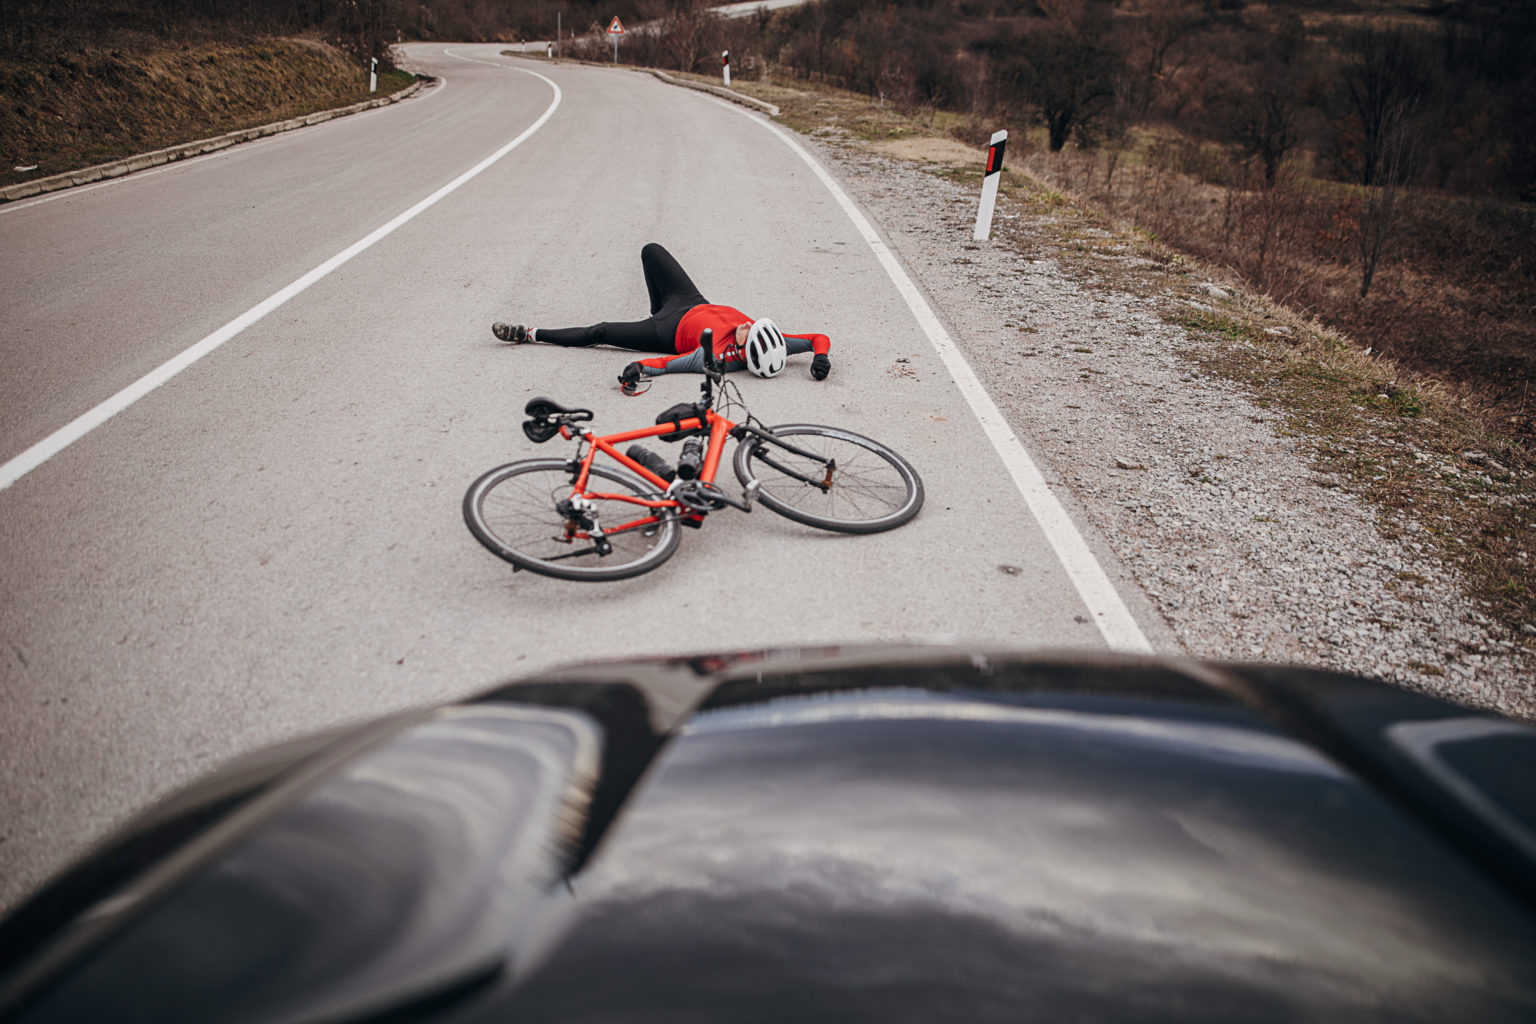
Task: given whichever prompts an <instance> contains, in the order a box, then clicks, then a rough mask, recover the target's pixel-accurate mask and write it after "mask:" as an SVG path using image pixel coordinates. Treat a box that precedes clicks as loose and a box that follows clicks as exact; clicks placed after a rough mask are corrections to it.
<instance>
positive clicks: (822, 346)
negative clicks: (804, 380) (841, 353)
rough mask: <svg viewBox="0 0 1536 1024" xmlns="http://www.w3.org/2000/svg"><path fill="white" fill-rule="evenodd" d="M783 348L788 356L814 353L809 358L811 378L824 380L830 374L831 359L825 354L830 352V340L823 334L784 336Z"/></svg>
mask: <svg viewBox="0 0 1536 1024" xmlns="http://www.w3.org/2000/svg"><path fill="white" fill-rule="evenodd" d="M784 346H785V347H786V348H787V349H789V354H790V355H796V354H798V353H801V352H814V353H815V355H813V356H811V376H812V377H813V378H815V379H816V380H826V379H827V374H829V373H831V372H832V358H831V356H829V355H828V354H827V353H828V352H830V351H832V339H831V338H829V337H827V336H826V335H825V334H786V335H784Z"/></svg>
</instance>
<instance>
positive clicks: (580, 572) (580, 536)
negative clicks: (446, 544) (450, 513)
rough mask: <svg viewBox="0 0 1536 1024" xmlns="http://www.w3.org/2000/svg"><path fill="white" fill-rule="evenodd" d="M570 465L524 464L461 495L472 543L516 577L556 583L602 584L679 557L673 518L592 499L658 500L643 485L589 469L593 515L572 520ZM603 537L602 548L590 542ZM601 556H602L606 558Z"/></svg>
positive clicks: (484, 479)
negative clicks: (595, 530)
mask: <svg viewBox="0 0 1536 1024" xmlns="http://www.w3.org/2000/svg"><path fill="white" fill-rule="evenodd" d="M572 479H573V474H572V473H571V467H570V463H568V462H564V461H561V460H560V459H530V460H528V461H526V462H514V463H511V464H510V465H506V466H498V467H497V468H496V469H493V470H491V471H490V472H489V473H486V474H485V475H483V476H482V477H480V479H478V480H476V481H475V482H474V483H473V484H471V485H470V487H469V490H468V491H466V492H465V494H464V522H465V523H467V524H468V525H469V532H470V533H472V534H474V535H475V539H476V540H478V541H479V542H480V543H481V544H484V545H485V546H486V548H487V549H488V550H489V551H490V552H491V553H492V554H494V555H496V556H497V557H498V558H504V559H506V560H507V561H509V562H511V563H512V564H513V565H515V566H517V567H518V568H520V569H528V570H530V571H531V572H536V573H541V574H543V575H545V576H554V577H556V578H557V579H562V580H582V581H590V582H601V581H604V580H622V579H628V578H629V577H631V576H639V575H640V574H641V573H643V572H649V571H650V570H652V569H654V568H656V567H657V566H658V565H660V564H661V563H662V562H665V561H666V560H667V559H668V558H670V557H671V556H672V552H674V551H676V550H677V541H678V527H677V516H676V514H675V513H674V512H673V511H672V510H671V509H661V510H651V509H648V508H646V507H645V506H644V505H638V504H635V503H633V502H629V501H624V500H622V499H620V498H618V497H608V498H603V497H598V496H597V494H594V493H591V492H598V493H608V494H613V495H620V494H625V495H632V496H634V497H639V498H651V499H655V498H659V497H661V495H659V494H657V493H656V492H655V489H654V488H652V487H651V486H650V485H649V484H646V483H644V482H643V481H641V480H639V479H637V478H635V477H631V476H627V475H625V474H623V473H619V472H617V471H615V470H612V469H608V468H607V467H604V466H593V467H592V473H591V475H590V477H589V479H588V487H587V490H588V492H589V493H588V494H587V497H588V498H590V499H591V500H592V502H593V506H594V507H593V510H592V511H586V512H579V513H578V512H573V510H571V509H570V507H569V505H568V504H567V505H566V506H565V507H564V508H561V507H560V506H561V504H562V503H567V502H568V500H569V499H570V497H571V492H572V491H573V490H574V488H573V486H572ZM593 525H596V526H598V527H600V528H601V529H602V530H603V531H604V536H603V539H604V540H605V541H606V544H603V543H601V542H599V541H598V540H596V539H594V538H593V537H592V533H591V530H592V527H593ZM605 549H606V550H605Z"/></svg>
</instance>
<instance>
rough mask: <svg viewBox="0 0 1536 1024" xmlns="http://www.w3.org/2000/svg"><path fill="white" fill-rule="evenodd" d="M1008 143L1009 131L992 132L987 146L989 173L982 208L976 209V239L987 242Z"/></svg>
mask: <svg viewBox="0 0 1536 1024" xmlns="http://www.w3.org/2000/svg"><path fill="white" fill-rule="evenodd" d="M1007 145H1008V133H1007V131H999V132H994V133H992V142H991V144H990V145H989V146H988V147H987V173H986V177H984V178H983V179H982V181H981V208H980V209H978V210H977V211H976V232H975V235H974V237H975V239H976V241H978V242H985V241H986V240H987V239H988V238H990V237H992V210H993V208H994V207H995V206H996V205H997V181H998V178H999V177H1001V176H1002V172H1003V149H1004V148H1005V147H1006V146H1007Z"/></svg>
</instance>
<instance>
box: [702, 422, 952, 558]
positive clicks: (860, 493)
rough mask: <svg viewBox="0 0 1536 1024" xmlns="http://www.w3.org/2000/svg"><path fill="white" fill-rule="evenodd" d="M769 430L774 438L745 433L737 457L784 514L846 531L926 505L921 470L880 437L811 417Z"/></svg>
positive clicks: (866, 528)
mask: <svg viewBox="0 0 1536 1024" xmlns="http://www.w3.org/2000/svg"><path fill="white" fill-rule="evenodd" d="M767 432H768V433H769V434H771V435H772V437H771V438H763V437H759V436H758V435H756V434H749V435H748V436H747V437H746V438H745V439H743V440H742V442H741V443H740V444H738V445H737V446H736V456H735V459H734V460H733V462H732V465H733V467H734V468H735V470H736V478H737V479H738V480H740V481H741V482H742V484H743V485H745V486H751V484H752V482H753V481H754V480H755V481H757V482H758V483H759V484H760V486H761V488H762V489H761V490H760V491H759V492H758V500H759V501H761V502H762V503H763V504H764V505H766V506H767V507H768V508H769V509H771V510H773V511H774V512H777V513H778V514H779V515H781V516H785V517H787V518H789V519H793V520H795V521H796V522H798V523H804V524H805V525H807V526H814V527H817V528H818V529H822V530H835V531H837V532H839V533H879V532H880V531H881V530H890V529H894V528H895V527H898V526H900V525H901V524H902V523H905V522H906V521H907V520H909V519H911V518H912V517H913V516H915V515H917V510H918V509H920V508H922V507H923V482H922V480H921V479H920V478H919V477H918V475H917V470H915V469H913V468H912V466H911V464H910V463H908V462H907V460H906V459H904V458H902V457H901V456H900V455H897V454H896V453H895V452H893V451H891V450H890V449H889V448H887V447H886V446H885V445H883V444H881V443H880V442H878V441H872V440H870V439H869V438H867V437H865V436H863V435H862V434H855V433H854V432H853V431H851V430H839V429H837V428H836V427H819V426H816V425H814V424H810V423H786V424H783V425H782V426H777V427H769V428H768V429H767ZM776 441H781V442H782V443H775V442H776Z"/></svg>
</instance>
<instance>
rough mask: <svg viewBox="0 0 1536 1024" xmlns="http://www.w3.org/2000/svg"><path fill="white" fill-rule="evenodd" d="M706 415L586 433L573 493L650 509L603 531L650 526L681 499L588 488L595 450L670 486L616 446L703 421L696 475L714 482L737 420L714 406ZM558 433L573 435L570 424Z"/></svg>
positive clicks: (695, 426) (660, 487) (657, 483)
mask: <svg viewBox="0 0 1536 1024" xmlns="http://www.w3.org/2000/svg"><path fill="white" fill-rule="evenodd" d="M705 416H706V419H705V420H702V421H701V420H700V419H699V418H698V417H697V416H690V417H688V418H687V419H684V420H680V421H677V422H676V423H673V422H667V423H660V424H657V425H656V426H653V427H644V428H642V429H640V430H627V431H624V432H623V433H620V434H607V435H604V436H602V437H599V436H598V435H596V434H587V435H586V440H587V441H589V442H590V447H589V448H588V449H587V454H586V456H585V457H583V458H582V460H581V468H580V469H579V470H578V471H577V473H576V479H575V480H574V481H572V484H571V494H572V495H573V496H575V495H581V496H584V497H588V498H600V499H603V500H606V501H622V502H625V503H627V504H630V505H638V506H640V507H641V508H646V509H650V510H651V512H652V513H653V514H652V515H648V516H643V517H641V518H639V519H632V520H630V521H629V522H627V523H620V524H618V525H616V526H611V527H607V528H605V529H604V531H603V532H604V533H606V534H617V533H623V532H624V531H626V530H636V529H641V528H644V527H646V526H650V525H651V524H653V523H655V522H656V521H657V519H658V515H657V514H654V513H659V512H660V511H661V510H663V509H680V508H682V505H681V503H679V502H678V501H676V500H675V499H673V498H660V499H655V498H640V497H636V496H635V495H633V494H610V493H608V492H605V491H589V490H588V489H587V484H588V483H589V482H590V480H591V475H592V464H593V462H594V461H596V459H597V453H598V452H602V453H604V454H605V455H607V456H608V457H609V458H611V459H613V460H614V461H615V462H617V463H618V464H619V465H621V466H623V467H625V468H626V469H628V470H629V471H630V472H632V473H634V474H635V475H636V476H639V477H641V478H642V479H644V480H646V481H647V482H648V483H650V484H651V485H652V486H654V487H655V488H657V489H658V490H661V491H665V490H666V489H667V487H668V486H669V485H668V483H667V481H666V480H664V479H663V478H662V477H660V476H658V475H657V474H655V473H653V472H651V470H649V469H647V468H646V467H645V466H642V465H641V464H640V463H638V462H636V461H635V460H634V459H631V458H630V457H629V456H628V455H625V454H624V453H623V452H621V451H619V449H618V447H617V446H618V445H621V444H626V443H628V442H630V441H638V440H640V439H641V438H646V437H660V436H661V435H662V434H670V433H672V432H673V431H674V430H696V429H699V428H701V427H703V426H704V425H705V423H706V422H707V423H708V425H709V449H708V451H707V452H706V453H705V456H704V465H703V467H702V469H701V471H700V473H699V479H700V480H701V481H703V482H705V483H712V482H714V478H715V473H716V472H717V471H718V470H719V467H720V455H721V452H723V451H724V449H725V439H726V438H727V437H728V436H729V435H730V432H731V431H732V430H733V429H735V427H736V424H734V423H732V422H731V421H730V420H728V419H726V418H725V417H724V416H721V415H719V414H717V413H716V412H715V411H714V410H713V409H709V410H706V411H705ZM561 434H562V435H564V436H565V437H566V438H568V439H569V438H570V437H572V436H574V435H573V434H572V433H571V432H570V428H569V427H562V428H561ZM579 535H580V536H582V537H585V536H586V534H585V532H584V531H580V532H579Z"/></svg>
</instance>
